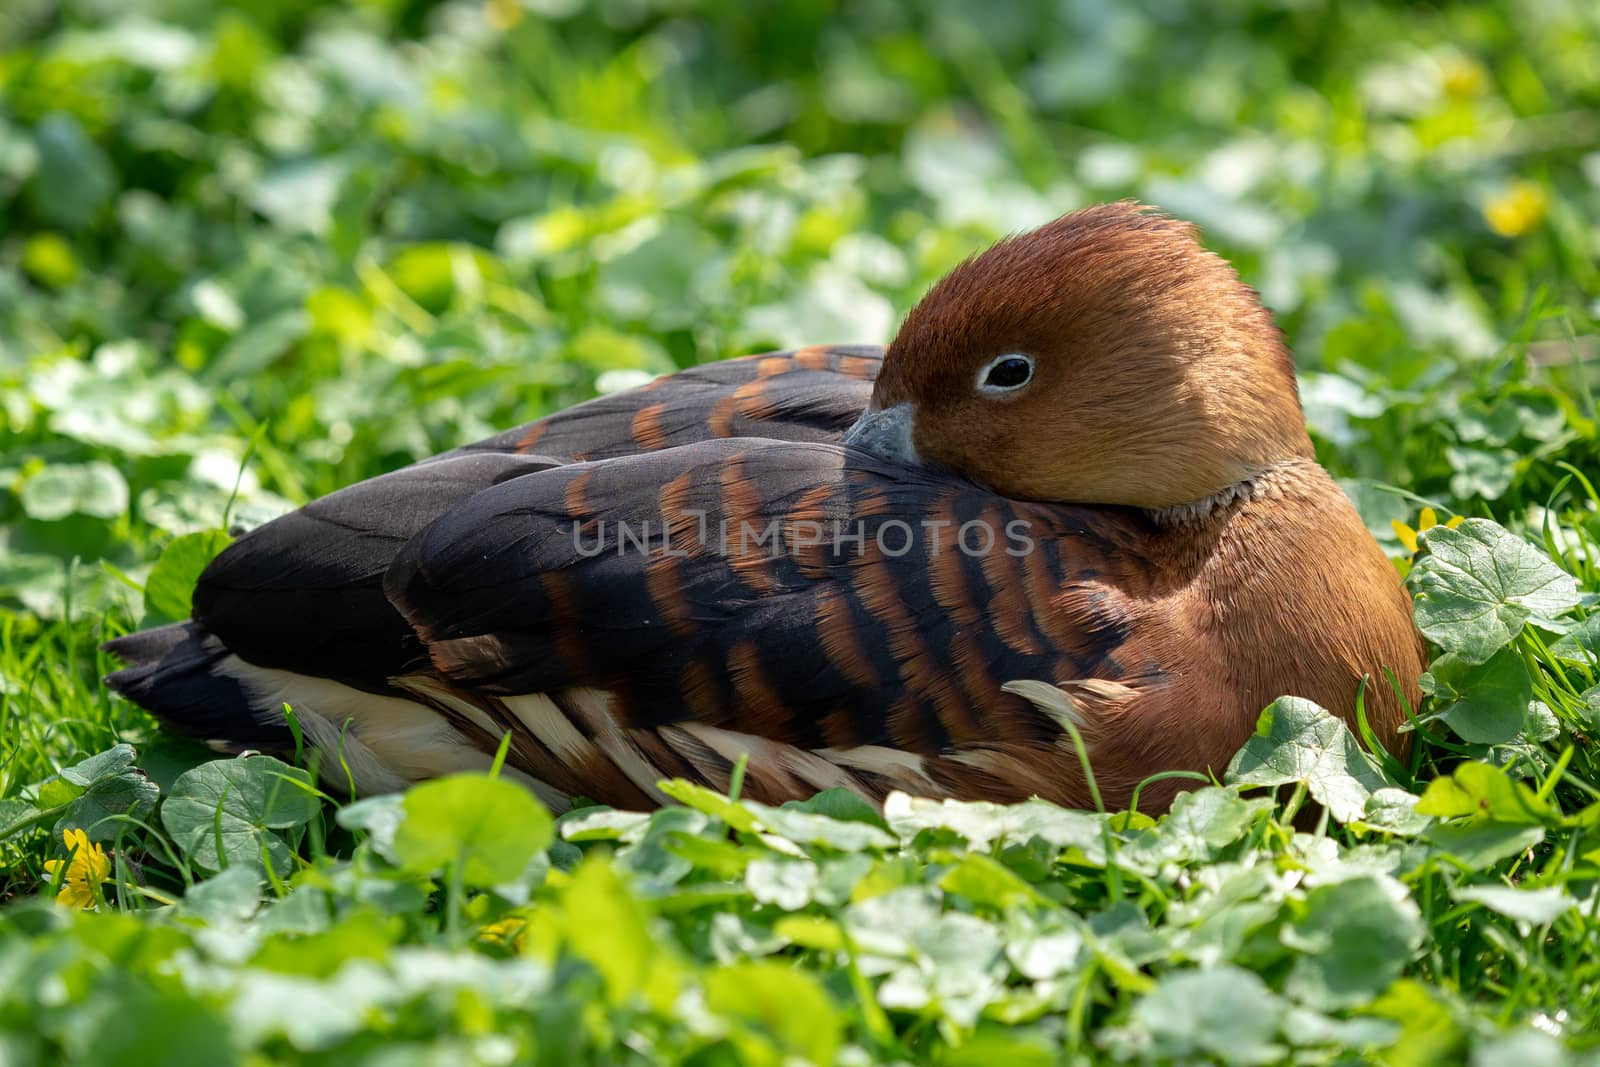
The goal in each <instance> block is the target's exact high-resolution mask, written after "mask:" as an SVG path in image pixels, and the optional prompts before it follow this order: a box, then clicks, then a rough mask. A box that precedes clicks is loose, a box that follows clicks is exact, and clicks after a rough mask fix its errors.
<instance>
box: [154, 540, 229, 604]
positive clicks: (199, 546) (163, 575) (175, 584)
mask: <svg viewBox="0 0 1600 1067" xmlns="http://www.w3.org/2000/svg"><path fill="white" fill-rule="evenodd" d="M232 543H233V538H231V537H229V536H228V535H227V533H225V532H224V531H222V530H205V531H202V532H200V533H192V534H184V535H183V536H182V537H175V538H173V539H172V541H171V542H170V543H169V544H168V545H167V547H166V548H165V549H163V550H162V552H161V558H160V559H158V560H156V565H155V567H154V568H153V569H152V570H151V571H150V580H149V581H147V582H145V585H144V610H145V619H144V622H145V625H147V626H149V625H153V624H157V623H162V622H176V621H178V620H180V619H187V618H188V617H189V610H190V608H189V600H190V598H191V597H192V596H194V587H195V583H197V582H198V581H199V580H200V572H201V571H203V570H205V569H206V564H208V563H210V562H211V561H212V559H214V558H215V557H216V555H217V553H219V552H221V551H222V550H223V549H225V548H227V547H228V545H230V544H232Z"/></svg>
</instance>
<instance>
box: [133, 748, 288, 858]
mask: <svg viewBox="0 0 1600 1067" xmlns="http://www.w3.org/2000/svg"><path fill="white" fill-rule="evenodd" d="M310 787H311V775H310V774H309V773H307V772H306V771H303V770H301V769H300V768H298V767H291V766H289V765H288V764H287V763H283V762H281V761H279V760H275V759H273V758H272V757H271V756H249V757H245V758H242V759H231V760H213V761H212V762H210V763H202V764H201V765H200V766H198V767H196V768H194V769H193V770H189V771H185V772H184V773H183V774H180V775H179V776H178V780H177V781H176V782H174V783H173V785H172V794H171V795H170V796H169V797H167V801H166V803H165V804H163V805H162V806H161V823H162V825H163V826H165V827H166V828H167V833H168V834H170V835H172V839H173V841H174V842H176V843H177V845H178V847H179V848H180V849H182V850H183V853H184V855H185V856H187V857H188V858H189V859H190V860H192V861H193V862H195V863H197V864H199V865H200V866H202V867H205V868H207V869H208V870H213V871H215V870H221V869H222V868H224V867H229V866H232V865H234V864H259V863H261V862H262V856H263V852H264V853H265V857H266V862H267V863H270V864H271V865H272V869H273V870H274V871H277V872H278V873H279V874H282V873H284V872H286V871H288V869H289V846H288V845H287V844H286V843H285V842H284V840H283V838H281V837H279V836H278V835H277V834H275V833H272V830H283V829H288V828H290V827H294V826H299V825H301V824H303V823H306V822H309V821H310V820H311V818H312V816H314V815H316V813H317V809H318V806H319V802H318V800H317V798H316V796H315V795H313V794H312V792H311V789H310Z"/></svg>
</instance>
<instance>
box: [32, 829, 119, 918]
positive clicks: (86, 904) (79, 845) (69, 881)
mask: <svg viewBox="0 0 1600 1067" xmlns="http://www.w3.org/2000/svg"><path fill="white" fill-rule="evenodd" d="M61 839H62V841H64V842H65V843H66V846H67V853H68V856H67V858H66V859H64V860H45V861H44V870H45V873H46V874H48V875H49V876H50V880H51V881H52V882H54V881H55V879H56V872H57V871H59V870H60V869H61V867H62V865H63V864H65V865H66V868H67V874H66V877H65V878H63V879H62V881H61V892H60V893H58V894H57V895H56V899H57V900H58V901H60V902H61V903H63V904H65V905H66V906H67V907H69V908H78V909H80V910H81V909H83V908H92V907H94V902H95V889H96V888H97V887H98V886H99V885H100V883H101V882H103V881H105V880H106V879H107V878H110V877H111V860H110V859H109V858H107V856H106V853H105V850H104V849H102V848H101V847H100V846H99V845H97V844H94V843H92V842H90V840H89V835H88V834H86V833H84V832H83V831H82V830H64V831H62V834H61Z"/></svg>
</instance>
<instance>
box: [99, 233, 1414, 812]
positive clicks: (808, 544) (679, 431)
mask: <svg viewBox="0 0 1600 1067" xmlns="http://www.w3.org/2000/svg"><path fill="white" fill-rule="evenodd" d="M105 647H106V648H107V649H108V650H109V651H110V652H111V653H112V654H113V655H115V656H117V657H118V658H119V659H120V660H121V662H122V663H123V664H124V666H123V668H122V669H121V670H119V671H117V672H116V673H114V674H112V675H110V677H109V678H108V679H107V682H108V684H109V685H110V687H111V688H112V689H114V690H115V691H116V692H118V693H120V694H122V695H123V696H124V697H126V698H128V699H129V700H131V701H133V702H134V703H136V704H138V705H140V706H142V707H143V708H145V709H147V710H149V711H150V712H151V713H153V714H154V715H155V716H156V718H157V719H158V720H159V721H160V723H161V724H162V725H163V726H164V727H166V728H167V729H169V730H172V731H175V732H177V733H180V734H183V735H187V736H190V737H193V738H198V739H200V740H203V741H205V742H207V743H208V744H210V745H211V746H212V747H213V748H215V749H217V750H219V751H223V752H232V753H245V752H285V751H291V750H296V744H297V741H298V742H300V743H302V744H303V745H304V746H305V747H306V748H307V749H309V750H311V751H312V752H313V753H314V754H315V755H314V757H313V758H315V759H316V760H317V761H318V763H317V765H318V767H319V768H320V773H321V775H322V777H323V779H324V780H325V781H329V782H330V783H332V784H334V785H336V786H338V787H340V788H343V789H346V790H347V791H348V792H351V793H355V794H363V795H365V794H372V793H379V792H386V791H394V790H400V789H404V788H405V787H407V786H408V785H409V784H411V783H413V782H416V781H419V780H422V779H426V778H430V777H436V776H441V775H446V774H452V773H457V772H463V771H483V770H486V769H489V768H490V767H491V765H493V764H494V763H495V762H496V754H497V753H498V752H501V751H502V747H503V754H504V756H503V766H502V767H501V769H500V771H499V773H501V774H503V775H506V776H508V777H511V778H513V779H515V780H517V781H519V782H521V783H523V784H525V785H526V786H527V787H528V788H529V789H531V790H533V791H534V792H535V793H536V794H537V795H538V796H539V798H540V799H541V800H543V801H544V802H545V803H546V804H547V805H549V806H550V807H551V808H552V809H554V810H557V811H561V810H566V809H567V808H569V807H570V806H571V805H572V804H573V803H574V802H575V801H578V800H581V801H585V802H595V803H601V804H607V805H611V806H613V807H620V808H641V807H651V806H655V805H659V804H662V803H665V802H667V798H666V796H665V794H664V793H663V792H662V789H661V783H662V782H663V781H664V780H668V779H684V780H687V781H689V782H693V783H696V784H699V785H702V786H705V787H708V788H711V789H715V790H723V791H726V790H728V789H729V788H730V786H732V785H733V783H734V782H735V779H736V777H737V778H739V780H740V781H741V782H742V789H743V796H745V797H748V798H751V799H755V800H758V801H761V802H765V803H771V804H777V803H782V802H785V801H790V800H797V799H803V798H806V797H809V796H812V795H814V794H816V793H817V792H819V791H822V790H828V789H836V788H842V789H847V790H850V791H852V792H854V793H856V794H858V795H860V796H861V797H863V798H865V799H866V800H868V801H870V802H872V803H877V804H882V803H883V801H884V800H885V798H886V797H887V796H888V795H889V794H890V793H891V792H892V791H896V790H898V791H901V792H905V793H909V794H913V795H917V796H924V797H935V798H941V797H942V798H955V799H961V800H986V801H995V802H1002V803H1004V802H1016V801H1021V800H1025V799H1028V798H1031V797H1039V798H1043V799H1045V800H1048V801H1052V802H1054V803H1057V804H1060V805H1064V806H1068V807H1078V808H1085V807H1089V806H1091V805H1092V804H1093V803H1096V802H1098V803H1101V804H1103V805H1105V806H1107V807H1126V806H1128V805H1129V804H1130V803H1131V802H1132V801H1133V800H1134V799H1135V796H1136V794H1137V793H1138V792H1139V791H1140V790H1141V787H1143V786H1148V788H1144V789H1143V793H1142V796H1141V797H1140V806H1141V808H1142V809H1143V810H1145V811H1147V812H1158V811H1161V810H1165V809H1166V808H1167V807H1168V806H1169V805H1170V804H1171V802H1172V801H1173V799H1174V798H1175V796H1176V795H1177V794H1178V793H1179V792H1181V791H1182V790H1183V789H1187V788H1192V787H1193V786H1194V784H1195V783H1194V782H1193V781H1191V780H1188V779H1186V778H1184V777H1183V776H1179V775H1165V776H1164V774H1165V772H1191V775H1190V777H1193V776H1206V777H1209V778H1212V779H1216V778H1220V777H1221V776H1222V775H1223V774H1224V772H1225V769H1226V767H1227V765H1228V763H1229V760H1230V758H1231V757H1232V756H1233V755H1234V753H1235V752H1236V751H1237V750H1238V749H1239V748H1240V746H1241V745H1243V744H1244V743H1245V742H1246V741H1247V740H1248V739H1249V737H1250V736H1251V734H1252V732H1253V731H1254V730H1255V729H1256V727H1257V723H1258V719H1259V717H1260V715H1261V712H1262V710H1263V709H1264V708H1265V707H1267V706H1268V705H1269V704H1270V703H1271V702H1272V701H1273V700H1274V699H1276V698H1278V697H1280V696H1285V695H1289V696H1297V697H1302V698H1305V699H1308V700H1311V701H1314V702H1316V703H1317V704H1319V705H1321V706H1323V707H1325V708H1328V709H1330V710H1332V711H1333V712H1334V713H1335V714H1336V715H1339V716H1341V717H1342V718H1344V719H1345V720H1346V721H1348V722H1353V721H1354V716H1355V715H1356V714H1357V712H1356V709H1357V707H1358V703H1359V705H1360V707H1361V709H1362V713H1363V714H1364V716H1365V718H1366V721H1367V723H1368V724H1369V726H1370V730H1371V732H1372V735H1373V736H1374V737H1375V738H1376V739H1377V740H1378V742H1379V743H1380V744H1382V745H1383V746H1385V747H1386V748H1387V749H1389V750H1390V751H1393V752H1399V751H1403V749H1404V747H1405V741H1406V737H1407V735H1406V733H1405V729H1404V727H1405V723H1406V721H1407V717H1408V713H1409V709H1411V708H1414V707H1415V706H1416V705H1417V703H1418V701H1419V699H1420V693H1419V691H1418V688H1417V679H1418V676H1419V675H1420V674H1421V673H1422V671H1423V669H1424V666H1425V660H1424V655H1425V646H1424V644H1423V642H1422V639H1421V637H1420V636H1419V635H1418V633H1417V630H1416V628H1415V626H1414V625H1413V622H1412V617H1411V606H1410V601H1409V598H1408V597H1407V595H1406V594H1405V592H1404V591H1403V589H1402V587H1401V583H1400V581H1399V577H1398V573H1397V571H1396V568H1395V567H1394V565H1393V564H1392V563H1391V562H1390V560H1389V559H1388V558H1387V557H1386V556H1385V554H1384V553H1383V551H1382V550H1381V549H1380V548H1379V546H1378V545H1377V543H1376V542H1375V541H1374V539H1373V538H1372V536H1371V534H1370V533H1369V532H1368V530H1367V528H1366V527H1365V525H1364V524H1363V522H1362V520H1361V518H1360V516H1359V515H1358V514H1357V512H1356V510H1355V508H1354V507H1353V506H1352V504H1351V502H1350V500H1349V499H1348V498H1347V497H1346V495H1345V494H1344V492H1343V491H1342V490H1341V489H1340V488H1339V486H1338V484H1337V483H1336V482H1335V481H1334V480H1333V478H1332V477H1331V476H1330V475H1329V474H1328V473H1327V471H1325V470H1324V469H1323V467H1322V466H1320V465H1319V464H1318V462H1317V459H1316V456H1315V454H1314V451H1313V446H1312V442H1311V439H1310V436H1309V434H1308V432H1307V428H1306V422H1305V418H1304V415H1303V413H1302V411H1301V407H1300V403H1299V398H1298V392H1297V384H1296V374H1295V364H1294V361H1293V358H1292V356H1291V354H1290V351H1289V348H1288V346H1287V344H1286V341H1285V339H1284V336H1283V334H1282V332H1281V331H1280V330H1279V328H1278V326H1277V325H1276V323H1275V321H1274V319H1273V317H1272V315H1271V313H1270V312H1269V311H1268V310H1267V309H1266V307H1264V306H1263V304H1262V302H1261V300H1260V299H1259V297H1258V296H1257V294H1256V292H1255V291H1254V290H1253V289H1251V288H1250V287H1249V286H1247V285H1246V284H1245V283H1244V282H1243V281H1241V280H1240V278H1239V276H1238V274H1237V273H1236V272H1235V270H1234V269H1233V267H1232V266H1231V265H1230V264H1229V263H1228V262H1227V261H1226V260H1225V259H1223V258H1222V257H1220V256H1218V255H1217V254H1215V253H1213V252H1211V251H1209V250H1207V249H1206V248H1205V247H1204V246H1203V244H1202V243H1201V241H1200V237H1199V234H1198V232H1197V230H1196V229H1195V227H1193V226H1192V225H1191V224H1189V223H1187V222H1184V221H1181V220H1179V219H1176V218H1173V217H1171V216H1169V215H1167V214H1164V213H1162V212H1160V211H1158V210H1156V209H1153V208H1150V207H1147V206H1144V205H1142V204H1138V203H1134V202H1129V201H1123V202H1118V203H1113V204H1102V205H1098V206H1093V207H1089V208H1085V209H1082V210H1078V211H1074V212H1072V213H1070V214H1067V215H1064V216H1062V217H1060V218H1058V219H1056V220H1055V221H1053V222H1050V223H1048V224H1046V225H1043V226H1041V227H1039V228H1037V229H1034V230H1032V231H1029V232H1025V233H1020V234H1017V235H1013V236H1010V237H1007V238H1005V239H1003V240H1000V241H999V242H998V243H996V244H995V245H993V246H992V247H990V248H988V249H987V250H985V251H982V252H980V253H978V254H976V255H974V256H972V257H971V258H969V259H967V260H966V261H964V262H962V263H961V264H959V265H958V266H956V267H955V268H954V269H953V270H951V271H950V272H949V273H948V274H947V275H946V276H944V277H943V278H942V279H941V280H940V281H938V282H937V283H936V284H935V285H934V286H933V287H932V288H931V289H930V290H929V291H928V292H927V294H926V295H925V296H924V298H923V299H922V300H921V301H920V302H919V303H917V304H916V305H915V307H914V308H913V309H912V310H911V311H910V312H909V313H908V314H907V315H906V317H905V318H904V320H903V322H902V323H901V325H900V328H899V330H898V331H897V333H896V334H895V336H894V338H893V340H892V341H891V342H890V344H889V345H888V346H887V348H880V347H875V346H815V347H809V348H801V349H796V350H791V351H786V352H778V353H767V354H760V355H752V356H746V357H742V358H737V359H731V360H726V361H722V362H717V363H710V364H706V365H702V366H697V367H694V368H691V369H688V370H684V371H681V372H679V373H676V374H673V375H670V376H665V377H661V378H657V379H655V380H653V381H651V382H649V383H647V384H645V385H642V386H640V387H638V388H635V389H631V390H628V391H624V392H619V393H613V394H610V395H606V396H602V397H599V398H596V399H594V400H590V401H588V402H585V403H581V404H578V405H576V406H574V407H571V408H568V409H566V410H563V411H558V412H556V413H554V414H551V415H548V416H547V417H544V418H541V419H538V420H537V421H534V422H532V423H529V424H527V425H524V426H520V427H517V428H515V429H512V430H509V431H506V432H505V433H502V434H499V435H497V436H495V437H492V438H489V439H487V440H484V441H479V442H476V443H473V444H468V445H465V446H463V447H461V448H458V449H455V450H453V451H451V452H446V453H444V454H442V455H439V456H436V457H433V458H431V459H428V460H424V461H422V462H419V463H417V464H415V465H412V466H410V467H405V468H402V469H400V470H397V471H394V472H391V473H388V474H384V475H382V476H379V477H376V478H372V479H370V480H368V481H364V482H360V483H358V484H355V485H352V486H349V487H347V488H345V489H342V490H340V491H338V492H335V493H333V494H331V495H329V496H327V497H324V498H322V499H319V500H315V501H313V502H312V503H309V504H307V505H306V506H304V507H303V508H301V509H299V510H298V511H294V512H291V513H289V514H286V515H283V516H281V517H279V518H277V519H275V520H273V521H271V522H268V523H266V524H264V525H262V526H260V527H258V528H256V529H254V530H252V531H249V532H247V533H245V534H243V535H242V536H240V537H239V538H238V539H237V540H235V541H234V542H233V543H232V544H231V545H230V546H229V547H228V548H226V549H225V550H224V551H223V552H222V553H221V554H220V555H219V556H218V557H217V558H216V559H215V560H214V561H213V562H212V563H211V564H210V566H209V567H207V568H206V570H205V571H204V573H203V574H202V575H201V577H200V579H199V582H198V585H197V587H196V589H195V592H194V597H193V612H192V617H191V618H190V619H188V620H186V621H183V622H179V623H174V624H170V625H167V626H163V627H159V628H155V629H150V630H144V631H140V632H135V633H131V634H128V635H126V636H122V637H118V638H116V639H114V640H112V641H110V642H109V643H108V644H107V645H106V646H105ZM286 709H287V710H286ZM291 718H292V722H291ZM1079 745H1081V746H1082V753H1083V754H1084V755H1086V756H1087V764H1088V769H1087V771H1086V769H1085V761H1084V760H1083V759H1081V758H1080V751H1079V747H1078V746H1079ZM1091 776H1092V778H1093V782H1092V783H1091V781H1090V778H1091ZM1096 789H1097V790H1098V798H1097V797H1096Z"/></svg>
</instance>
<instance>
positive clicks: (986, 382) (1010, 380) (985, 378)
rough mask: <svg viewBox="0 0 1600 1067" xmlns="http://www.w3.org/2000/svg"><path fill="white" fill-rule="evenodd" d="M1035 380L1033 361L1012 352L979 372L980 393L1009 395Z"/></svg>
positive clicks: (993, 361) (998, 358)
mask: <svg viewBox="0 0 1600 1067" xmlns="http://www.w3.org/2000/svg"><path fill="white" fill-rule="evenodd" d="M1032 378H1033V360H1032V359H1030V358H1029V357H1027V356H1024V355H1022V354H1020V353H1017V352H1011V353H1008V354H1006V355H1003V356H999V357H997V358H996V359H994V360H992V361H991V362H990V363H989V365H988V366H987V367H985V368H983V370H981V371H979V372H978V391H979V392H980V393H1009V392H1011V391H1012V390H1013V389H1021V388H1022V387H1023V386H1024V385H1027V384H1028V382H1029V381H1030V380H1032Z"/></svg>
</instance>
